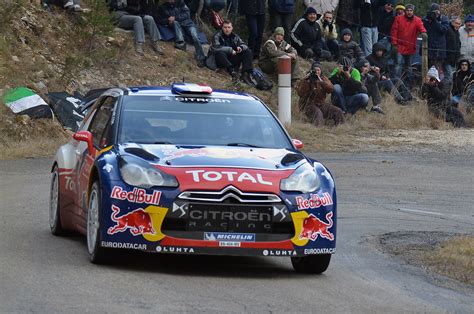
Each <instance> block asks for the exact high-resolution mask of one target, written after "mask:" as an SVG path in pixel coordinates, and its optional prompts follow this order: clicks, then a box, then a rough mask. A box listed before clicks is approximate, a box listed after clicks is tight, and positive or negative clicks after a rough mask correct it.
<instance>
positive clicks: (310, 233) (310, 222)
mask: <svg viewBox="0 0 474 314" xmlns="http://www.w3.org/2000/svg"><path fill="white" fill-rule="evenodd" d="M332 215H333V214H332V212H329V213H327V215H326V220H327V221H328V223H326V222H324V221H322V220H320V219H319V218H317V217H316V216H314V215H313V214H311V215H309V216H308V217H307V218H305V219H304V221H303V228H302V230H301V233H300V236H299V239H300V240H301V239H309V240H311V241H315V240H316V239H317V238H318V235H319V236H320V237H322V238H325V239H328V240H331V241H333V240H334V234H332V233H331V232H329V230H328V229H329V228H331V227H332Z"/></svg>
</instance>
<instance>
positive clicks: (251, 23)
mask: <svg viewBox="0 0 474 314" xmlns="http://www.w3.org/2000/svg"><path fill="white" fill-rule="evenodd" d="M245 19H246V20H247V27H248V29H249V40H248V43H249V48H250V50H252V53H253V57H254V58H258V57H259V56H260V48H261V46H262V36H263V29H264V28H265V14H260V15H251V14H247V15H245Z"/></svg>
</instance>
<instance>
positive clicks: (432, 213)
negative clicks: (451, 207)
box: [398, 208, 444, 216]
mask: <svg viewBox="0 0 474 314" xmlns="http://www.w3.org/2000/svg"><path fill="white" fill-rule="evenodd" d="M398 210H401V211H405V212H412V213H420V214H428V215H436V216H444V214H441V213H437V212H432V211H429V210H420V209H411V208H399V209H398Z"/></svg>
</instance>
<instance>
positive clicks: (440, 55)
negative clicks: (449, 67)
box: [423, 3, 449, 69]
mask: <svg viewBox="0 0 474 314" xmlns="http://www.w3.org/2000/svg"><path fill="white" fill-rule="evenodd" d="M423 25H424V27H425V29H426V33H427V34H428V63H429V65H430V66H432V65H434V66H436V67H437V68H438V69H439V68H440V67H441V66H442V65H443V64H444V63H445V60H446V33H447V32H448V28H449V20H448V18H447V17H446V15H443V14H441V11H440V6H439V4H437V3H433V4H432V5H431V7H430V10H429V11H428V13H427V14H426V16H425V17H424V18H423Z"/></svg>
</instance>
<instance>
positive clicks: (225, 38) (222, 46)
mask: <svg viewBox="0 0 474 314" xmlns="http://www.w3.org/2000/svg"><path fill="white" fill-rule="evenodd" d="M206 65H207V67H208V68H210V69H211V70H215V69H216V68H224V69H226V70H227V72H228V73H229V74H230V75H231V76H232V78H233V79H234V80H236V79H238V78H239V74H238V71H239V68H240V65H242V74H243V75H244V74H245V75H248V73H249V72H250V71H252V69H253V66H252V51H251V50H250V49H249V47H247V45H246V44H245V43H244V41H243V40H242V39H241V38H240V37H239V35H237V34H235V33H234V32H233V27H232V22H231V21H224V24H223V25H222V29H221V30H220V31H218V32H217V33H215V34H214V36H212V41H211V45H210V47H209V56H208V58H207V60H206Z"/></svg>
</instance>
